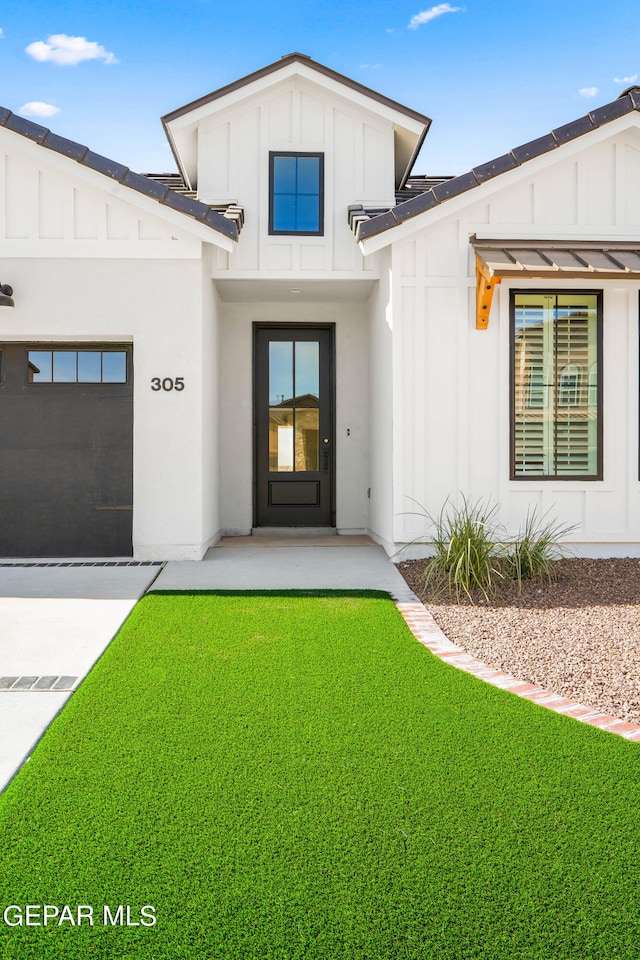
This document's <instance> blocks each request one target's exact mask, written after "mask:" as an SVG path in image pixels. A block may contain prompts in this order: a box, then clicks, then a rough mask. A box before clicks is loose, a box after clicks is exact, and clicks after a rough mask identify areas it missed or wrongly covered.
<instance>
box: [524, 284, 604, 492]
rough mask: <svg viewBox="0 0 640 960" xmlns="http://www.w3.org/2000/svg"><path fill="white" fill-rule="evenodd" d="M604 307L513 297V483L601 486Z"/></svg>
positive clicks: (575, 298)
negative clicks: (596, 482)
mask: <svg viewBox="0 0 640 960" xmlns="http://www.w3.org/2000/svg"><path fill="white" fill-rule="evenodd" d="M600 302H601V295H600V293H569V292H562V293H551V292H546V291H545V292H539V293H538V292H536V293H533V292H526V293H525V292H517V291H514V292H513V293H512V379H511V383H512V390H511V394H512V469H511V475H512V478H513V479H526V478H527V477H547V478H563V479H587V480H598V479H601V476H602V454H601V451H602V411H601V407H602V400H601V397H602V389H601V370H602V362H601V353H602V349H601V342H602V336H601V329H602V321H601V316H602V313H601V309H600Z"/></svg>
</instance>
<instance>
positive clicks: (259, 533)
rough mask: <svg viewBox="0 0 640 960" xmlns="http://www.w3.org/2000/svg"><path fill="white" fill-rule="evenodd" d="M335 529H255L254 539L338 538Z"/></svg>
mask: <svg viewBox="0 0 640 960" xmlns="http://www.w3.org/2000/svg"><path fill="white" fill-rule="evenodd" d="M337 535H338V531H337V530H336V528H335V527H253V528H252V530H251V536H252V537H337Z"/></svg>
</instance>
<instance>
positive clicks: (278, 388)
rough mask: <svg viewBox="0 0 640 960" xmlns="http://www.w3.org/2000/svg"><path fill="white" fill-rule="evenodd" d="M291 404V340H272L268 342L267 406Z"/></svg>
mask: <svg viewBox="0 0 640 960" xmlns="http://www.w3.org/2000/svg"><path fill="white" fill-rule="evenodd" d="M282 403H286V404H287V405H288V406H289V407H291V406H292V404H293V342H292V341H291V340H272V341H271V343H270V344H269V406H270V407H276V406H278V405H279V404H282Z"/></svg>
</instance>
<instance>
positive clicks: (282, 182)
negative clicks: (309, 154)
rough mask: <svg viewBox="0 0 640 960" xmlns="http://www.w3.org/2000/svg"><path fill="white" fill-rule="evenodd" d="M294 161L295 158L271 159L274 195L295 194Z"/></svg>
mask: <svg viewBox="0 0 640 960" xmlns="http://www.w3.org/2000/svg"><path fill="white" fill-rule="evenodd" d="M296 160H297V157H274V158H273V191H274V193H295V192H296Z"/></svg>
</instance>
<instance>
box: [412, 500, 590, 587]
mask: <svg viewBox="0 0 640 960" xmlns="http://www.w3.org/2000/svg"><path fill="white" fill-rule="evenodd" d="M461 501H462V502H461V505H459V506H458V505H456V504H453V503H451V502H450V501H449V500H448V499H447V500H446V501H445V504H444V506H443V507H442V509H441V511H440V513H439V514H438V516H437V517H436V518H432V517H431V516H430V515H429V514H427V513H426V512H424V515H425V516H426V517H427V518H428V519H429V521H430V522H431V524H432V525H433V528H434V534H433V537H432V540H431V543H432V546H433V548H434V551H435V555H434V557H433V558H432V559H431V560H430V562H429V564H428V565H427V568H426V570H425V574H424V583H425V588H426V589H427V591H428V592H430V593H431V595H432V596H434V597H436V596H440V595H441V594H442V593H445V592H446V593H448V595H449V596H450V597H455V599H456V601H457V602H459V601H460V599H461V598H462V597H463V596H465V597H467V598H468V599H469V600H471V601H472V602H473V600H474V596H477V594H478V593H479V594H481V595H482V597H483V598H484V600H486V601H489V599H490V598H491V596H492V595H493V594H494V593H495V590H496V587H497V585H498V583H499V582H500V581H502V580H505V579H510V580H515V581H516V582H517V583H518V586H519V587H520V586H521V584H522V582H523V580H535V579H547V580H551V579H553V576H554V574H555V566H556V563H557V561H558V560H560V559H562V558H563V557H564V556H566V553H567V548H566V546H565V545H564V543H563V541H564V539H565V538H566V537H567V536H568V535H569V534H570V533H571V532H572V530H574V529H575V527H574V526H573V525H569V524H561V523H559V522H558V521H556V520H552V519H548V514H546V513H545V514H542V515H540V514H539V512H538V509H537V508H536V507H534V508H533V510H528V511H527V515H526V517H525V519H524V522H523V524H522V526H521V527H520V529H519V531H518V534H517V536H516V537H514V538H513V539H509V538H508V537H507V534H506V531H505V530H504V528H503V527H502V526H501V525H500V524H499V523H498V522H497V519H496V514H497V511H498V504H492V503H491V502H490V501H488V500H477V501H475V502H470V501H469V500H467V498H466V497H464V496H463V497H462V498H461Z"/></svg>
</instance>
